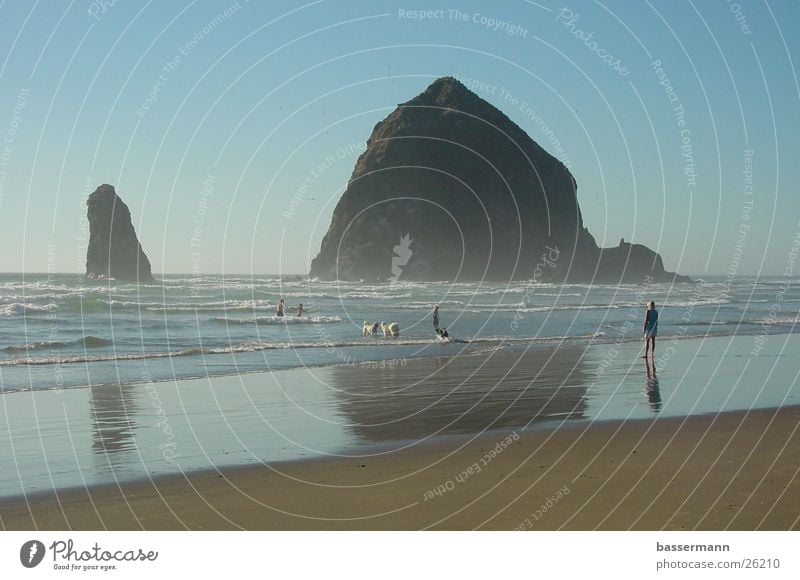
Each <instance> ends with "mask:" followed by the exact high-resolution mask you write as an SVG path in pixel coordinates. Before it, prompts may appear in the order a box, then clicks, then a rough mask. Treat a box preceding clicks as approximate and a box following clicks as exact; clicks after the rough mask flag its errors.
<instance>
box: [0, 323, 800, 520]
mask: <svg viewBox="0 0 800 580" xmlns="http://www.w3.org/2000/svg"><path fill="white" fill-rule="evenodd" d="M752 344H753V340H752V337H739V338H731V339H721V338H720V339H708V340H702V341H699V340H684V341H678V342H676V343H674V344H672V345H670V344H669V343H667V344H662V345H661V346H662V348H663V350H662V351H661V352H662V353H663V354H662V355H661V356H660V358H659V359H658V367H659V368H658V371H657V374H656V373H655V372H652V371H651V370H648V367H647V365H646V364H645V363H644V362H643V361H641V360H639V359H638V358H637V356H638V354H640V353H639V349H640V345H639V344H638V343H625V344H621V345H609V344H598V345H593V346H589V347H587V346H578V345H568V344H564V345H559V346H558V347H547V348H537V349H530V350H528V351H519V350H513V349H511V350H501V351H490V352H485V353H482V354H472V355H470V356H459V357H454V358H453V357H434V358H426V359H412V360H409V361H407V363H404V364H403V365H401V366H386V367H384V368H371V367H363V366H358V367H354V366H340V367H325V368H312V369H301V370H298V371H280V372H275V373H260V374H254V375H245V376H240V377H222V378H217V379H212V380H206V381H179V382H176V383H157V384H145V385H128V386H124V387H112V388H108V387H98V388H96V389H75V390H73V391H62V392H57V391H45V392H22V393H13V394H7V395H4V396H3V397H0V403H2V407H3V409H2V414H0V417H4V418H5V421H6V424H5V426H2V429H0V430H1V431H4V432H8V433H9V434H10V436H9V437H8V438H7V440H5V441H0V449H2V450H3V453H4V454H6V453H9V454H10V455H8V457H10V458H11V459H12V461H13V463H7V464H6V469H5V470H4V472H3V473H0V482H1V483H2V484H3V486H2V489H3V493H2V494H0V495H3V496H5V497H4V498H2V499H0V526H2V528H4V529H17V530H19V529H87V530H91V529H125V530H135V529H159V530H163V529H178V530H179V529H238V528H241V529H276V530H290V529H312V530H313V529H391V530H395V529H428V528H432V529H459V530H460V529H515V528H523V529H533V530H546V529H570V530H572V529H575V530H593V529H614V530H627V529H643V530H655V529H713V530H718V529H742V530H755V529H775V530H786V529H797V528H798V526H800V524H799V523H798V522H799V521H800V519H799V518H800V499H798V498H800V493H799V492H800V476H799V473H800V454H798V453H797V449H798V443H800V434H798V426H799V425H800V406H798V401H800V393H799V392H798V387H799V386H800V385H798V382H797V379H798V375H797V371H796V365H793V363H792V361H793V357H791V356H790V355H789V354H788V353H790V352H796V349H797V348H798V345H800V337H798V336H791V337H783V338H782V339H781V340H780V342H779V340H778V338H777V337H776V338H775V340H773V341H771V342H770V349H768V350H763V351H762V353H761V355H760V356H757V357H753V356H750V355H749V353H750V351H751V349H752ZM669 346H671V347H672V349H673V350H672V352H670V351H669V350H668V348H665V347H669ZM167 427H169V429H168V430H167ZM167 452H169V454H170V455H175V458H172V457H169V458H167V457H166V454H167ZM70 482H73V483H70ZM82 482H83V483H82ZM14 490H17V491H14Z"/></svg>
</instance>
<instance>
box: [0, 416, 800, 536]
mask: <svg viewBox="0 0 800 580" xmlns="http://www.w3.org/2000/svg"><path fill="white" fill-rule="evenodd" d="M799 423H800V408H798V407H791V408H785V409H780V410H759V411H753V412H750V413H742V412H731V413H725V414H722V415H719V416H700V417H690V418H687V419H679V418H671V419H661V420H637V421H629V422H624V423H623V422H616V421H610V422H603V423H596V424H593V425H590V426H585V427H579V428H568V429H561V430H559V431H557V432H546V431H541V432H529V433H523V434H521V435H517V434H513V433H512V434H508V433H501V432H497V433H491V434H487V435H484V436H482V437H480V438H478V439H475V440H472V441H469V440H468V439H465V438H463V437H453V438H450V439H449V440H439V441H437V442H435V443H432V444H428V445H425V446H422V447H418V448H414V449H406V450H400V451H394V452H391V453H386V454H383V455H380V456H376V457H373V458H370V459H368V460H367V459H361V458H352V459H334V460H316V461H314V460H312V461H306V462H293V463H288V464H276V465H273V466H270V467H266V466H259V467H249V468H240V469H229V470H224V471H221V472H219V473H217V472H205V473H200V474H195V475H191V476H188V477H181V476H176V477H167V478H161V479H158V480H155V481H153V482H144V483H141V482H140V483H130V484H124V485H121V486H99V487H96V488H91V489H90V490H88V491H87V490H73V491H67V492H63V493H58V494H45V495H39V496H36V497H32V498H30V499H29V501H28V502H27V503H26V501H24V500H21V499H16V500H12V501H8V500H7V501H5V502H3V503H0V521H2V525H3V528H4V529H14V530H21V529H77V530H81V529H88V530H91V529H113V530H119V529H124V530H136V529H148V530H156V529H158V530H181V529H192V530H216V529H250V530H256V529H266V530H295V529H296V530H316V529H339V530H342V529H347V530H381V529H390V530H396V529H408V530H416V529H457V530H462V529H486V530H493V529H496V530H510V529H515V528H516V529H520V528H522V529H532V530H555V529H565V530H595V529H601V530H629V529H633V530H658V529H671V530H694V529H700V530H726V529H727V530H789V529H798V528H800V478H798V472H800V455H798V453H797V447H798V444H800V433H799V432H798V424H799ZM517 437H518V439H517ZM475 466H477V467H475ZM478 468H479V470H476V469H478Z"/></svg>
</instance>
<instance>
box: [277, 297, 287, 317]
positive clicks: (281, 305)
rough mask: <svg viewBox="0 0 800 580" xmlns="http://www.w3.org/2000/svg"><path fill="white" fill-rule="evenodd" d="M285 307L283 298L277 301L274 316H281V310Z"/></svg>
mask: <svg viewBox="0 0 800 580" xmlns="http://www.w3.org/2000/svg"><path fill="white" fill-rule="evenodd" d="M285 308H286V305H285V304H284V303H283V298H281V301H280V302H278V311H277V312H276V313H275V316H283V311H284V309H285Z"/></svg>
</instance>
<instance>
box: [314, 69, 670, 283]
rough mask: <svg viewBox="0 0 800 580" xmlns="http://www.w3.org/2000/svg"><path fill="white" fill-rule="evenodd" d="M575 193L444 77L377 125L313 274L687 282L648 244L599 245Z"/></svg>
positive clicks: (533, 150) (510, 126) (492, 111)
mask: <svg viewBox="0 0 800 580" xmlns="http://www.w3.org/2000/svg"><path fill="white" fill-rule="evenodd" d="M576 189H577V184H576V182H575V179H574V178H573V177H572V174H571V173H570V172H569V170H568V169H567V168H566V167H565V166H564V165H563V164H562V163H561V162H560V161H558V160H557V159H556V158H555V157H553V156H552V155H550V154H549V153H547V152H546V151H545V150H544V149H542V148H541V147H540V146H539V145H538V144H536V143H535V142H534V141H533V140H532V139H531V138H530V137H529V136H528V135H527V134H526V133H525V132H524V131H523V130H522V129H521V128H520V127H518V126H517V125H516V124H514V123H513V122H512V121H511V120H510V119H509V118H508V117H506V116H505V115H504V114H503V113H502V112H501V111H499V110H498V109H497V108H495V107H494V106H492V105H491V104H489V103H488V102H486V101H484V100H483V99H481V98H480V97H478V96H477V95H476V94H474V93H473V92H471V91H470V90H468V89H467V88H466V87H465V86H464V85H463V84H461V83H460V82H458V81H457V80H455V79H453V78H450V77H447V78H440V79H438V80H436V81H435V82H433V83H432V84H431V85H430V86H429V87H428V88H427V90H426V91H425V92H424V93H422V94H420V95H418V96H417V97H415V98H413V99H411V100H410V101H408V102H407V103H404V104H401V105H399V106H398V108H397V109H396V110H395V111H394V112H392V113H391V114H390V115H389V116H388V117H386V119H384V120H383V121H381V122H380V123H378V124H377V125H376V126H375V128H374V130H373V132H372V135H371V136H370V138H369V140H368V141H367V150H366V151H365V152H364V153H363V154H362V155H361V156H360V157H359V159H358V162H357V163H356V166H355V169H354V170H353V174H352V177H351V179H350V182H349V184H348V187H347V190H346V191H345V192H344V194H343V195H342V198H341V199H340V200H339V203H338V204H337V206H336V208H335V210H334V212H333V219H332V221H331V225H330V228H329V229H328V232H327V233H326V235H325V237H324V239H323V241H322V246H321V248H320V252H319V254H318V255H317V257H316V258H315V259H314V260H313V262H312V263H311V271H310V275H311V276H315V277H319V278H323V279H336V278H338V279H344V280H358V279H369V280H385V279H398V278H399V279H408V280H480V279H487V280H512V279H522V280H530V279H536V280H538V281H570V282H590V281H596V282H630V283H638V282H643V281H650V279H652V281H664V280H673V279H676V275H674V274H671V273H669V272H666V271H665V270H664V267H663V263H662V261H661V258H660V256H658V254H656V253H655V252H653V251H651V250H649V249H648V248H646V247H644V246H641V245H632V244H625V243H621V244H620V246H619V247H617V248H609V249H605V250H601V249H600V248H598V247H597V244H596V243H595V240H594V238H593V237H592V235H591V234H590V233H589V232H588V231H587V230H586V229H585V228H584V226H583V219H582V217H581V211H580V208H579V207H578V200H577V195H576ZM679 278H680V277H679ZM681 279H682V278H681Z"/></svg>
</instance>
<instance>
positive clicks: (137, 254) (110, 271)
mask: <svg viewBox="0 0 800 580" xmlns="http://www.w3.org/2000/svg"><path fill="white" fill-rule="evenodd" d="M86 205H87V206H88V208H89V209H88V211H87V217H88V218H89V248H88V249H87V251H86V275H87V276H88V277H89V278H117V279H119V280H129V281H133V282H152V281H153V274H152V272H151V271H150V260H148V259H147V256H146V255H145V253H144V251H143V250H142V246H141V244H140V243H139V240H138V239H137V237H136V231H135V230H134V229H133V223H131V212H130V210H129V209H128V206H127V205H125V202H123V201H122V200H121V199H120V198H119V196H118V195H117V192H116V191H114V186H113V185H108V184H105V183H104V184H103V185H101V186H100V187H98V188H97V189H96V190H95V191H94V193H92V194H91V195H90V196H89V198H88V199H87V200H86Z"/></svg>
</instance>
